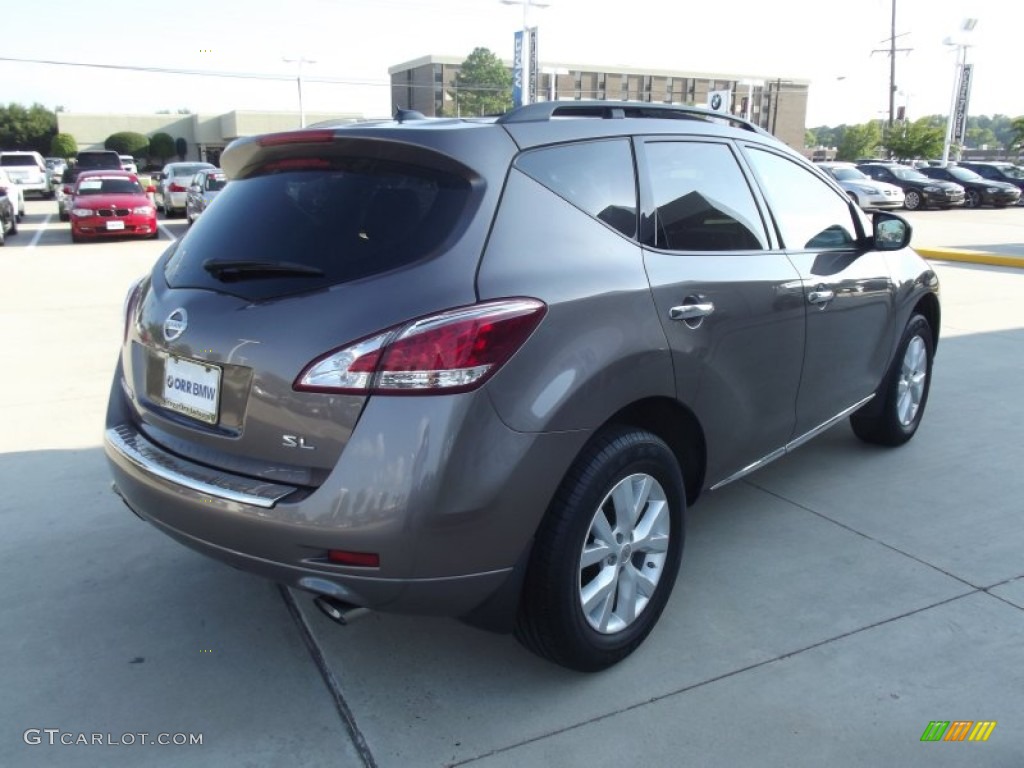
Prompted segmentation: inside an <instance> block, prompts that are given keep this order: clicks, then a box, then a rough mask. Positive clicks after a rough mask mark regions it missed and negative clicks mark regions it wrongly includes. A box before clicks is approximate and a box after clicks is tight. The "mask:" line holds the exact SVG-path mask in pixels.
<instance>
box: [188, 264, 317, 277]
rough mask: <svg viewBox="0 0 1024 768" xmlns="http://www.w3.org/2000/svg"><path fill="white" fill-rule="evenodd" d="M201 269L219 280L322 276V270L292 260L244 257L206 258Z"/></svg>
mask: <svg viewBox="0 0 1024 768" xmlns="http://www.w3.org/2000/svg"><path fill="white" fill-rule="evenodd" d="M203 269H205V270H206V271H207V272H209V273H210V274H211V275H213V276H214V277H217V278H220V279H221V280H225V281H228V280H245V279H248V278H259V277H280V276H286V277H323V276H324V272H323V270H321V269H317V268H316V267H310V266H307V265H306V264H296V263H295V262H292V261H247V260H244V259H236V260H232V259H207V260H206V261H204V262H203Z"/></svg>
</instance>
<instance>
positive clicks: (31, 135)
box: [0, 102, 57, 154]
mask: <svg viewBox="0 0 1024 768" xmlns="http://www.w3.org/2000/svg"><path fill="white" fill-rule="evenodd" d="M56 135H57V116H56V115H55V114H54V113H53V112H52V111H51V110H50V109H48V108H47V107H44V106H43V105H42V104H33V105H32V106H31V107H24V106H22V105H21V104H15V103H13V102H12V103H10V104H8V105H7V106H6V107H4V106H0V147H3V148H4V149H21V150H35V151H36V152H39V153H40V154H46V152H47V151H48V150H49V149H50V142H51V141H52V140H53V137H54V136H56Z"/></svg>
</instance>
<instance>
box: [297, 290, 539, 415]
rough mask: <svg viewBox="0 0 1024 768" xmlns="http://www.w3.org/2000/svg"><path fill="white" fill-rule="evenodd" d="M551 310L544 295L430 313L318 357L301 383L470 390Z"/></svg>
mask: <svg viewBox="0 0 1024 768" xmlns="http://www.w3.org/2000/svg"><path fill="white" fill-rule="evenodd" d="M546 311H547V307H546V306H545V304H544V303H543V302H541V301H538V300H537V299H501V300H499V301H489V302H485V303H482V304H474V305H473V306H469V307H461V308H459V309H452V310H448V311H447V312H441V313H440V314H437V315H430V316H429V317H424V318H421V319H419V320H414V321H412V322H410V323H407V324H405V325H402V326H398V327H396V328H391V329H389V330H386V331H383V332H381V333H378V334H377V335H375V336H372V337H370V338H368V339H363V340H362V341H357V342H355V343H353V344H350V345H348V346H346V347H344V348H342V349H340V350H337V351H334V352H330V353H328V354H327V355H324V356H323V357H321V358H318V359H317V360H314V361H313V362H312V363H310V364H309V365H308V366H307V367H306V369H305V370H304V371H303V372H302V373H301V374H299V377H298V379H296V381H295V384H294V387H295V389H297V390H301V391H306V392H327V393H334V394H354V395H370V394H390V395H429V394H439V393H455V392H468V391H470V390H473V389H476V388H477V387H479V386H481V385H482V384H483V383H484V382H485V381H487V379H489V378H490V377H491V376H493V375H494V374H495V373H496V372H497V371H498V369H500V368H501V366H502V365H504V364H505V363H506V362H507V361H508V360H509V358H511V357H512V355H514V354H515V353H516V351H517V350H518V349H519V348H520V347H521V346H522V345H523V344H524V343H525V342H526V340H527V339H528V338H529V337H530V334H532V333H533V331H534V329H535V328H536V327H537V325H538V324H539V323H540V321H541V320H542V319H543V317H544V313H545V312H546Z"/></svg>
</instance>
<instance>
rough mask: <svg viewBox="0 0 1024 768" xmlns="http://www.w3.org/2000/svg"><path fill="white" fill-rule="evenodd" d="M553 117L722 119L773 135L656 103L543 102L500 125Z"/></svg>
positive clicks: (719, 115) (720, 115) (697, 110)
mask: <svg viewBox="0 0 1024 768" xmlns="http://www.w3.org/2000/svg"><path fill="white" fill-rule="evenodd" d="M553 117H600V118H604V119H606V120H621V119H624V118H627V117H653V118H661V119H666V120H673V119H675V120H718V121H722V122H726V123H729V124H731V125H734V126H736V127H737V128H742V129H744V130H747V131H753V132H754V133H760V134H763V135H765V136H771V134H770V133H769V132H768V131H766V130H765V129H764V128H762V127H760V126H759V125H756V124H754V123H752V122H750V121H749V120H746V119H744V118H742V117H736V116H735V115H729V114H726V113H724V112H716V111H714V110H713V109H704V108H702V107H688V106H685V105H682V104H654V103H651V102H647V101H593V100H592V101H541V102H538V103H536V104H527V105H525V106H522V107H519V108H517V109H513V110H512V111H511V112H506V113H505V114H504V115H502V116H501V117H500V118H498V122H499V123H502V124H509V123H532V122H540V121H543V120H550V119H551V118H553Z"/></svg>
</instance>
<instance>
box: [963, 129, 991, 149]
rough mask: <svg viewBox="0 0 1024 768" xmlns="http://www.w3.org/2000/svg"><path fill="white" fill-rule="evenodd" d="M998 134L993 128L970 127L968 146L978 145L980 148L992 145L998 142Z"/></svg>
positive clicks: (968, 130)
mask: <svg viewBox="0 0 1024 768" xmlns="http://www.w3.org/2000/svg"><path fill="white" fill-rule="evenodd" d="M997 143H998V142H997V141H996V135H995V134H994V133H993V132H992V129H991V128H980V127H977V128H968V129H967V146H969V147H976V148H978V149H980V148H981V147H983V146H992V145H995V144H997Z"/></svg>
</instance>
